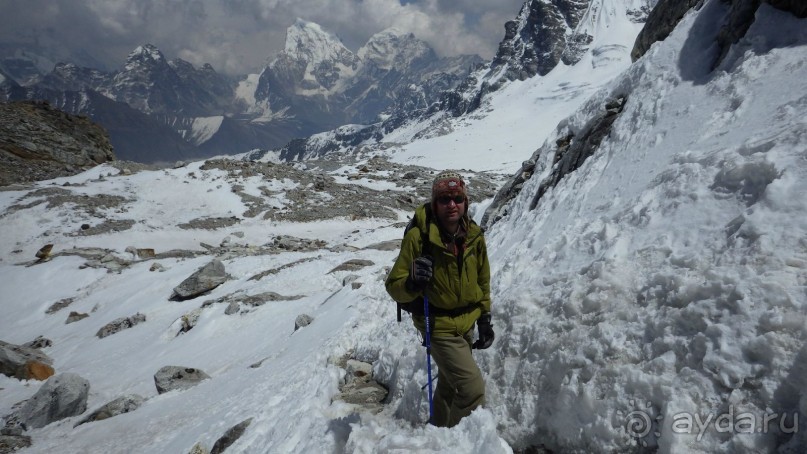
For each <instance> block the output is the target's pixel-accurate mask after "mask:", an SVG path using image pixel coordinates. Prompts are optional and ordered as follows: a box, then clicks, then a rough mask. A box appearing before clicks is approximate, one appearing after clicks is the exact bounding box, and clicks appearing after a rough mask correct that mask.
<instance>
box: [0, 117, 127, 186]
mask: <svg viewBox="0 0 807 454" xmlns="http://www.w3.org/2000/svg"><path fill="white" fill-rule="evenodd" d="M114 159H115V156H114V154H113V152H112V145H110V143H109V138H108V136H107V133H106V131H105V130H104V129H103V128H102V127H101V126H99V125H97V124H95V123H93V122H92V121H90V120H89V119H88V118H87V117H84V116H75V115H70V114H66V113H64V112H61V111H59V110H57V109H55V108H53V107H51V106H50V105H49V104H48V103H44V102H29V101H22V102H10V103H0V186H4V185H8V184H12V183H20V182H27V181H38V180H47V179H51V178H56V177H60V176H68V175H75V174H77V173H80V172H82V171H84V170H86V169H88V168H91V167H94V166H96V165H98V164H101V163H104V162H107V161H112V160H114Z"/></svg>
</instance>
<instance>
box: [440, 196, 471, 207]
mask: <svg viewBox="0 0 807 454" xmlns="http://www.w3.org/2000/svg"><path fill="white" fill-rule="evenodd" d="M452 200H453V201H454V204H455V205H459V204H461V203H462V202H464V201H465V196H462V195H455V196H447V195H441V196H440V197H438V198H437V203H439V204H440V205H448V204H449V202H451V201H452Z"/></svg>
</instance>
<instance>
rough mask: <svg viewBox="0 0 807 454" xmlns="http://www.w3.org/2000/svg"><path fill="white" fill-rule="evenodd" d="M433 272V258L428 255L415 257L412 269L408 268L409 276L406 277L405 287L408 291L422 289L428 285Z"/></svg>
mask: <svg viewBox="0 0 807 454" xmlns="http://www.w3.org/2000/svg"><path fill="white" fill-rule="evenodd" d="M433 273H434V259H432V258H431V257H429V256H428V255H424V256H421V257H418V258H416V259H415V260H413V261H412V269H410V270H409V277H408V278H406V288H407V290H409V291H410V292H414V291H418V292H420V291H422V290H424V289H425V288H426V287H428V286H429V282H431V280H432V274H433Z"/></svg>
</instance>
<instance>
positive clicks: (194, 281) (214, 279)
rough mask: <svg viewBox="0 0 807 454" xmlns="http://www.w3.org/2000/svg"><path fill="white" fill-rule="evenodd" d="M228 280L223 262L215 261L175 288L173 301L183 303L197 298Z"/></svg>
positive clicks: (172, 296)
mask: <svg viewBox="0 0 807 454" xmlns="http://www.w3.org/2000/svg"><path fill="white" fill-rule="evenodd" d="M226 280H227V274H226V272H225V271H224V264H223V263H222V262H221V260H218V259H214V260H213V261H212V262H210V263H208V264H207V265H205V266H203V267H202V268H200V269H198V270H197V271H196V272H195V273H193V274H192V275H191V276H190V277H188V278H187V279H185V280H184V281H182V283H181V284H179V285H178V286H176V287H174V293H173V295H171V300H172V301H183V300H187V299H191V298H195V297H197V296H199V295H201V294H203V293H206V292H209V291H210V290H213V289H214V288H216V287H218V286H219V285H221V284H223V283H224V282H225V281H226Z"/></svg>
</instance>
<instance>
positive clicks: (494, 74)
mask: <svg viewBox="0 0 807 454" xmlns="http://www.w3.org/2000/svg"><path fill="white" fill-rule="evenodd" d="M592 4H593V2H592V0H530V1H526V2H525V3H524V4H523V5H522V7H521V10H520V11H519V13H518V15H517V16H516V18H515V19H513V20H511V21H508V22H507V23H505V25H504V28H505V36H504V39H503V40H502V41H501V43H500V44H499V48H498V50H497V52H496V55H495V56H494V57H493V59H492V60H491V61H490V62H488V63H486V64H484V65H478V66H477V68H476V69H475V70H474V71H472V72H471V73H470V74H468V76H467V77H466V78H465V80H463V81H461V82H460V83H459V84H457V85H456V86H455V87H454V88H453V89H450V90H444V91H442V92H441V93H439V94H438V97H437V98H436V99H435V102H433V103H425V102H423V103H416V102H411V101H412V100H414V99H417V98H416V97H415V96H412V97H409V98H407V99H406V100H405V101H404V103H403V104H398V105H404V104H406V103H407V102H411V103H410V104H408V105H406V108H400V109H397V110H396V111H395V112H394V113H395V114H394V115H390V116H388V117H387V118H385V119H383V121H380V122H375V123H371V124H364V125H346V126H342V127H339V128H335V129H334V130H331V131H327V132H323V133H319V134H315V135H313V136H311V137H309V138H305V139H295V140H292V141H291V142H289V143H288V144H286V145H285V146H283V147H282V148H280V149H279V150H278V151H279V153H278V155H279V157H280V158H281V159H283V160H302V159H311V158H317V157H321V156H323V155H325V154H328V153H331V152H334V151H337V150H339V151H345V150H347V151H351V150H365V151H368V150H369V151H373V150H378V149H384V148H385V147H386V146H387V144H386V143H385V142H386V141H387V140H386V139H385V137H387V136H389V135H390V134H391V133H393V132H394V131H397V130H400V129H402V128H403V127H408V128H409V129H410V130H414V131H415V132H414V133H413V137H417V136H420V137H423V136H425V135H433V134H437V135H440V134H441V132H439V131H437V132H434V131H430V129H434V130H440V129H442V128H443V126H442V122H441V120H442V119H445V118H446V117H448V118H451V117H460V116H462V115H466V114H470V113H472V112H474V111H476V110H477V109H479V108H480V106H482V105H483V103H484V100H485V99H486V98H487V97H488V95H490V94H491V93H493V92H496V91H498V90H499V89H501V88H502V87H503V86H504V85H505V84H506V83H508V82H512V81H515V80H526V79H528V78H531V77H535V76H544V75H546V74H548V73H549V72H550V71H551V70H552V69H554V68H555V67H556V66H557V65H559V64H564V65H567V66H572V65H575V64H577V63H578V62H579V61H580V59H581V57H583V56H584V55H585V54H586V53H587V52H589V51H590V49H589V47H590V44H591V43H592V41H593V40H594V36H593V33H594V31H593V30H594V28H595V25H596V24H593V23H590V22H591V21H588V22H587V21H586V14H589V15H591V14H594V13H593V12H592V11H591V9H592ZM621 7H622V8H621V9H619V10H615V11H613V12H611V13H609V14H610V15H612V16H620V17H621V16H625V17H627V18H629V20H630V21H631V22H634V23H643V22H644V21H645V20H646V19H647V16H648V14H649V12H650V10H651V7H650V0H631V1H627V2H625V4H624V5H621ZM593 8H595V9H596V5H595V6H594V7H593ZM371 42H372V41H371ZM368 45H369V43H368ZM602 58H603V59H607V57H606V56H603V57H602ZM430 95H431V94H430ZM422 99H428V98H427V97H424V98H422ZM268 151H269V150H263V151H255V152H253V153H250V154H248V155H247V159H260V158H262V157H263V156H265V155H266V153H267V152H268Z"/></svg>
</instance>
